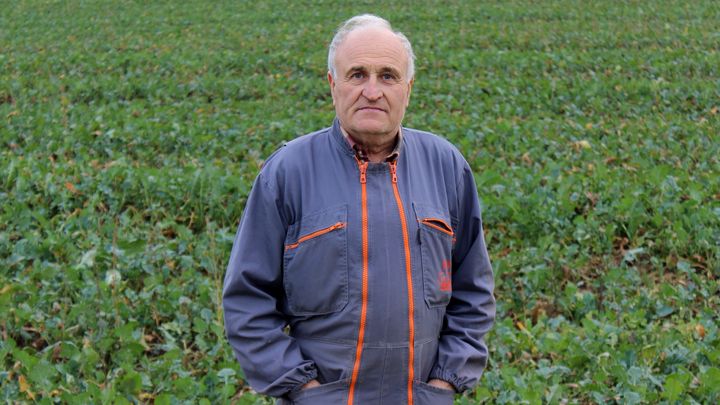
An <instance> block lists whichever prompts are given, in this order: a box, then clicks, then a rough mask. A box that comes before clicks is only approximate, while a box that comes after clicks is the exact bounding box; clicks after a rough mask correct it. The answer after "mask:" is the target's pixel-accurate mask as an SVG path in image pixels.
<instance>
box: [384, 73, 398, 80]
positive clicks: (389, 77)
mask: <svg viewBox="0 0 720 405" xmlns="http://www.w3.org/2000/svg"><path fill="white" fill-rule="evenodd" d="M382 79H383V80H388V81H390V80H395V75H393V74H392V73H383V74H382Z"/></svg>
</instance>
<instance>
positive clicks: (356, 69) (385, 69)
mask: <svg viewBox="0 0 720 405" xmlns="http://www.w3.org/2000/svg"><path fill="white" fill-rule="evenodd" d="M366 71H367V68H366V67H365V66H352V67H350V69H348V73H354V72H366ZM379 72H380V73H391V74H393V75H395V76H396V77H400V72H399V71H398V70H397V69H395V68H394V67H392V66H383V67H382V68H380V70H379Z"/></svg>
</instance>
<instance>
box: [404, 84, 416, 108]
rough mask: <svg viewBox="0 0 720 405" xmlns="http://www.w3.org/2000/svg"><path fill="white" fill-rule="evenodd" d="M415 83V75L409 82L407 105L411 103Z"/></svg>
mask: <svg viewBox="0 0 720 405" xmlns="http://www.w3.org/2000/svg"><path fill="white" fill-rule="evenodd" d="M413 84H415V78H414V77H413V78H412V79H410V81H409V82H408V91H407V99H406V101H405V107H407V106H409V105H410V94H411V93H412V87H413Z"/></svg>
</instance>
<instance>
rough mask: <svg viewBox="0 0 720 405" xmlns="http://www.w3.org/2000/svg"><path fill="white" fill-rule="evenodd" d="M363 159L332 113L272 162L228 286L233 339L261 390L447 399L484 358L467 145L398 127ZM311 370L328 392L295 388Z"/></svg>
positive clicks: (482, 272)
mask: <svg viewBox="0 0 720 405" xmlns="http://www.w3.org/2000/svg"><path fill="white" fill-rule="evenodd" d="M397 150H398V151H399V153H398V154H397V155H396V158H394V159H393V160H392V161H390V162H383V163H368V162H365V161H363V160H361V159H359V157H358V156H357V155H356V154H355V152H354V151H353V149H352V148H351V147H350V145H349V144H348V142H347V141H346V139H345V138H344V136H343V134H342V131H341V129H340V126H339V123H338V121H337V119H336V120H335V121H334V123H333V126H332V127H330V128H326V129H323V130H321V131H318V132H315V133H312V134H309V135H306V136H302V137H299V138H297V139H295V140H293V141H291V142H289V143H287V144H286V145H285V146H283V147H282V148H280V149H279V150H278V151H276V152H275V153H274V154H273V155H272V156H270V157H269V158H268V159H267V161H266V162H265V164H264V166H263V168H262V170H261V171H260V174H259V175H258V177H257V179H256V180H255V183H254V185H253V188H252V191H251V193H250V196H249V198H248V201H247V205H246V207H245V211H244V213H243V216H242V220H241V221H240V226H239V228H238V232H237V236H236V239H235V243H234V246H233V249H232V253H231V257H230V263H229V265H228V269H227V274H226V277H225V284H224V290H223V306H224V310H225V326H226V331H227V335H228V339H229V341H230V343H231V345H232V347H233V349H234V351H235V354H236V356H237V358H238V360H239V362H240V365H241V367H242V369H243V371H244V374H245V378H246V379H247V381H248V382H249V383H250V385H251V386H252V387H253V388H254V389H255V390H256V391H258V392H260V393H263V394H267V395H271V396H275V397H278V398H280V402H281V403H295V404H326V403H327V404H341V403H342V404H345V403H348V404H360V405H365V404H392V405H396V404H415V405H425V404H427V405H438V404H451V403H452V400H453V393H452V392H451V391H449V390H442V389H438V388H435V387H433V386H430V385H428V384H427V381H428V380H429V379H431V378H439V379H442V380H445V381H448V382H449V383H451V384H452V385H453V386H454V387H455V389H456V390H457V391H458V392H462V391H464V390H467V389H469V388H471V387H473V386H474V385H475V384H476V383H477V381H478V379H479V378H480V376H481V374H482V371H483V369H484V368H485V365H486V363H487V357H488V351H487V347H486V345H485V343H484V340H483V337H484V335H485V334H486V333H487V332H488V330H489V329H490V327H491V326H492V324H493V321H494V317H495V300H494V297H493V286H494V284H493V275H492V270H491V267H490V261H489V260H488V254H487V250H486V247H485V242H484V238H483V230H482V221H481V217H480V206H479V201H478V196H477V189H476V186H475V182H474V179H473V174H472V171H471V170H470V167H469V165H468V164H467V162H466V161H465V159H464V158H463V157H462V156H461V154H460V152H459V151H458V150H457V149H456V148H455V147H454V146H453V145H451V144H450V143H448V142H447V141H445V140H444V139H442V138H440V137H438V136H435V135H433V134H430V133H426V132H421V131H417V130H413V129H409V128H402V137H400V144H399V145H398V149H397ZM313 378H316V379H317V380H318V381H319V382H320V383H321V384H322V385H321V386H320V387H316V388H311V389H305V390H300V387H301V386H302V385H303V384H305V383H306V382H308V381H309V380H311V379H313Z"/></svg>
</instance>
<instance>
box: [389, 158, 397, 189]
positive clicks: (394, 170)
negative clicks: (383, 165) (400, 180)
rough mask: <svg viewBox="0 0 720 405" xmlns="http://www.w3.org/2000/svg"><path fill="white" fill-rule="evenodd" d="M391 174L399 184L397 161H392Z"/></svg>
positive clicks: (393, 180)
mask: <svg viewBox="0 0 720 405" xmlns="http://www.w3.org/2000/svg"><path fill="white" fill-rule="evenodd" d="M390 176H392V182H393V184H397V161H396V160H395V161H392V162H390Z"/></svg>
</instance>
